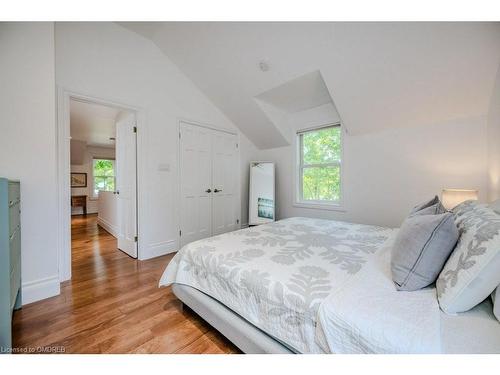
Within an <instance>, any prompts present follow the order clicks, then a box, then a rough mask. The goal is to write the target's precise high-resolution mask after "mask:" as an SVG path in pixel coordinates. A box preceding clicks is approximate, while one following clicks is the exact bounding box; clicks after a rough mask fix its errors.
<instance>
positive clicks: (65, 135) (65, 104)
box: [56, 86, 146, 282]
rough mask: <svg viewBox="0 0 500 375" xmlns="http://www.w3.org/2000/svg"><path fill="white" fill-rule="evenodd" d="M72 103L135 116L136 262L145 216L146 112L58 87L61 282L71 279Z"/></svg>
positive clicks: (59, 264) (59, 252) (141, 242)
mask: <svg viewBox="0 0 500 375" xmlns="http://www.w3.org/2000/svg"><path fill="white" fill-rule="evenodd" d="M71 99H74V100H78V101H83V102H89V103H95V104H101V105H106V106H110V107H115V108H119V109H124V110H127V111H131V112H135V115H136V123H137V124H136V126H137V129H138V131H137V148H136V158H137V175H136V180H137V189H136V191H137V196H136V205H137V213H136V215H137V234H138V243H137V253H138V258H139V259H140V256H141V248H142V246H143V241H141V235H140V233H141V223H142V222H143V219H142V216H143V215H144V212H143V210H141V207H144V203H145V200H146V197H145V194H144V192H143V188H142V186H141V184H139V181H141V179H144V178H145V176H144V171H145V170H146V168H145V167H146V160H145V157H144V151H143V150H145V149H146V145H145V139H146V138H145V130H146V126H145V124H146V116H145V111H144V110H143V109H142V108H140V107H136V106H132V105H128V104H123V103H121V102H120V101H118V100H112V99H102V98H98V97H95V96H92V95H87V94H83V93H79V92H76V91H72V90H70V89H67V88H64V87H60V86H58V87H57V121H56V164H57V202H58V209H57V223H56V224H57V225H56V236H57V254H58V274H59V281H60V282H63V281H66V280H70V279H71V205H70V197H71V187H70V185H69V183H68V181H69V180H70V171H71V165H70V101H71Z"/></svg>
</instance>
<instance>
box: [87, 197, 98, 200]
mask: <svg viewBox="0 0 500 375" xmlns="http://www.w3.org/2000/svg"><path fill="white" fill-rule="evenodd" d="M98 200H99V197H89V201H98Z"/></svg>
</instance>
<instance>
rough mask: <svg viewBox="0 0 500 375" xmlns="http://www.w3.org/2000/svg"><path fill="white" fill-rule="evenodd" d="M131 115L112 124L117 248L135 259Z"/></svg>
mask: <svg viewBox="0 0 500 375" xmlns="http://www.w3.org/2000/svg"><path fill="white" fill-rule="evenodd" d="M136 135H137V134H136V131H135V115H130V116H128V117H126V118H125V119H123V120H120V121H118V122H117V123H116V198H117V211H118V248H119V249H120V250H122V251H124V252H125V253H127V254H128V255H130V256H131V257H133V258H137V237H136V236H137V194H136V191H137V158H136V147H137V142H136Z"/></svg>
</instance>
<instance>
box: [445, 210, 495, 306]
mask: <svg viewBox="0 0 500 375" xmlns="http://www.w3.org/2000/svg"><path fill="white" fill-rule="evenodd" d="M453 213H454V214H455V223H456V224H457V227H458V230H459V232H460V238H459V240H458V243H457V246H456V247H455V250H453V252H452V254H451V256H450V258H449V259H448V261H447V262H446V264H445V266H444V268H443V270H442V271H441V274H440V275H439V278H438V280H437V282H436V289H437V295H438V300H439V305H440V306H441V309H442V310H443V311H444V312H446V313H450V314H453V313H458V312H463V311H467V310H470V309H472V308H473V307H474V306H476V305H477V304H479V303H481V302H482V301H483V300H485V299H486V298H487V297H488V296H489V295H490V294H491V293H492V292H493V290H494V289H495V288H496V287H497V286H498V285H499V284H500V215H498V214H496V213H495V212H494V211H493V210H492V209H491V208H489V207H488V206H487V205H484V204H478V203H477V202H475V201H467V202H464V203H461V204H460V205H458V206H457V207H455V208H454V209H453Z"/></svg>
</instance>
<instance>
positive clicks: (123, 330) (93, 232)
mask: <svg viewBox="0 0 500 375" xmlns="http://www.w3.org/2000/svg"><path fill="white" fill-rule="evenodd" d="M71 234H72V279H71V280H70V281H66V282H64V283H62V284H61V294H60V295H59V296H56V297H52V298H49V299H46V300H43V301H40V302H35V303H32V304H29V305H26V306H24V307H23V308H22V309H21V310H19V311H16V312H15V314H14V323H13V335H14V346H15V347H16V348H18V349H17V351H18V352H26V351H27V350H35V351H36V352H40V351H43V350H44V351H48V352H65V353H235V352H236V353H237V352H239V351H238V349H237V348H236V347H234V346H233V345H232V344H231V343H230V342H228V341H227V340H226V339H225V338H224V337H223V336H222V335H220V334H219V333H218V332H217V331H215V330H214V329H213V328H212V327H210V326H209V325H208V324H207V323H205V322H204V321H203V320H202V319H201V318H199V317H198V316H197V315H196V314H194V313H193V312H192V311H190V310H189V309H184V310H183V309H182V308H181V303H180V301H178V300H177V298H176V297H175V296H174V295H173V294H172V291H171V289H170V288H162V289H159V288H158V280H159V278H160V276H161V274H162V272H163V270H164V269H165V266H166V264H167V263H168V261H169V260H170V259H171V258H172V254H169V255H166V256H163V257H159V258H155V259H151V260H146V261H137V260H135V259H133V258H130V257H129V256H128V255H126V254H125V253H123V252H121V251H119V250H118V249H117V248H116V239H115V238H114V237H113V236H111V235H110V234H109V233H108V232H106V231H105V230H103V229H102V228H100V227H99V226H98V225H97V215H87V216H74V217H72V221H71Z"/></svg>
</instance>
